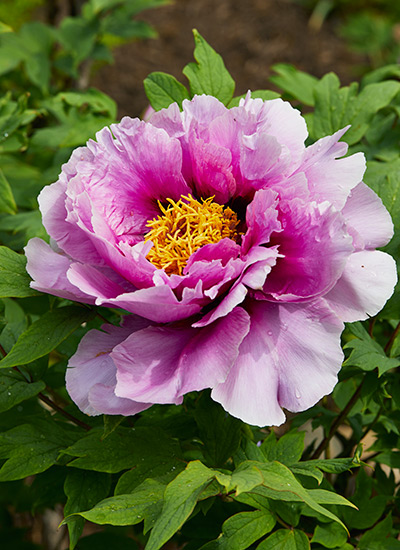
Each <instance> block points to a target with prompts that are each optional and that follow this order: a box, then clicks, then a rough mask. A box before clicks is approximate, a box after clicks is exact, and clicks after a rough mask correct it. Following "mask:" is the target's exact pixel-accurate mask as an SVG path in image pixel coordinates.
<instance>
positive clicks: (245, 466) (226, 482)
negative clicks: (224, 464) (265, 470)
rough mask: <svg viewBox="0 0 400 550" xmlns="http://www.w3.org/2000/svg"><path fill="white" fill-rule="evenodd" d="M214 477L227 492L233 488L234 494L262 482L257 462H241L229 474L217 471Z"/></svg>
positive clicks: (248, 489)
mask: <svg viewBox="0 0 400 550" xmlns="http://www.w3.org/2000/svg"><path fill="white" fill-rule="evenodd" d="M216 478H217V480H218V482H219V483H221V485H223V486H224V487H225V488H226V492H227V493H230V492H231V491H233V490H235V496H238V495H240V494H241V493H247V492H249V491H251V490H252V489H254V487H257V486H258V485H262V483H263V482H264V477H263V475H262V473H261V472H260V470H259V468H258V467H257V464H255V463H251V462H242V464H240V466H239V467H238V468H236V470H235V471H234V472H233V473H232V474H231V475H227V474H223V473H220V472H217V473H216Z"/></svg>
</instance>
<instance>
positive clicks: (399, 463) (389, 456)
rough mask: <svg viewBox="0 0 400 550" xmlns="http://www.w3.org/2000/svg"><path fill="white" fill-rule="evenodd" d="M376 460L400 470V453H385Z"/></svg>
mask: <svg viewBox="0 0 400 550" xmlns="http://www.w3.org/2000/svg"><path fill="white" fill-rule="evenodd" d="M375 460H376V461H377V462H379V463H380V464H386V465H387V466H390V467H391V468H400V451H385V452H383V453H380V454H379V455H378V456H377V457H376V458H375Z"/></svg>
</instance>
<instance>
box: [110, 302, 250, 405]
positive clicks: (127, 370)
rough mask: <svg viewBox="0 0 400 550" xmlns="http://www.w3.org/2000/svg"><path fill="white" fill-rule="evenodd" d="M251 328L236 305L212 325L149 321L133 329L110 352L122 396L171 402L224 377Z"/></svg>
mask: <svg viewBox="0 0 400 550" xmlns="http://www.w3.org/2000/svg"><path fill="white" fill-rule="evenodd" d="M248 329H249V317H248V315H247V313H246V312H245V311H244V310H242V309H240V308H237V309H236V310H234V311H232V313H231V314H230V315H228V316H226V317H224V318H223V319H221V320H219V321H217V322H216V323H214V324H213V325H212V326H210V327H207V328H204V329H194V328H191V327H190V326H188V325H183V326H179V325H178V326H163V327H148V328H145V329H143V330H141V331H139V332H136V333H134V334H132V335H131V336H130V337H128V338H127V339H126V340H125V341H124V342H122V343H121V344H120V345H119V346H117V347H116V348H115V349H114V350H113V352H112V358H113V359H114V362H115V364H116V365H117V370H118V373H117V380H118V383H117V388H116V393H117V395H119V396H121V397H128V398H130V399H135V400H136V399H137V400H139V401H146V402H147V401H149V402H150V401H151V402H153V403H175V402H176V401H177V400H178V399H180V397H181V396H182V395H184V394H185V393H187V392H190V391H195V390H196V391H197V390H201V389H204V388H209V387H212V386H214V385H215V384H217V383H219V382H222V381H223V380H225V378H226V376H227V374H228V372H229V369H230V367H231V365H232V364H233V362H234V361H235V359H236V357H237V355H238V349H239V345H240V342H241V341H242V340H243V338H244V337H245V336H246V334H247V332H248Z"/></svg>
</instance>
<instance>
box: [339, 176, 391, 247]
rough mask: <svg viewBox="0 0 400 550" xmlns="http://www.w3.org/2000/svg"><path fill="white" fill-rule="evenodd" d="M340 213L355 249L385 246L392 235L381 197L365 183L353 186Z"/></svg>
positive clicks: (389, 218)
mask: <svg viewBox="0 0 400 550" xmlns="http://www.w3.org/2000/svg"><path fill="white" fill-rule="evenodd" d="M342 214H343V216H344V218H345V220H346V223H347V225H348V226H349V227H350V228H351V229H354V230H355V231H356V234H355V235H353V238H354V245H355V246H356V248H357V249H364V248H367V249H371V248H378V247H381V246H385V244H387V243H388V242H389V241H390V239H391V238H392V236H393V223H392V219H391V217H390V214H389V212H388V211H387V210H386V208H385V207H384V206H383V204H382V201H381V199H380V198H379V197H378V195H377V194H376V193H374V191H372V189H370V188H369V187H368V186H367V185H365V183H363V182H361V183H359V184H358V185H357V187H355V188H354V189H353V190H352V192H351V194H350V195H349V198H348V199H347V202H346V204H345V205H344V208H343V209H342Z"/></svg>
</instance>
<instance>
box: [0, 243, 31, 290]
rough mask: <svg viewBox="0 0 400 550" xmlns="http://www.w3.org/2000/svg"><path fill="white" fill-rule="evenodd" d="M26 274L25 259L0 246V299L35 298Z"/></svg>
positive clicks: (29, 279)
mask: <svg viewBox="0 0 400 550" xmlns="http://www.w3.org/2000/svg"><path fill="white" fill-rule="evenodd" d="M30 282H31V278H30V277H29V275H28V273H27V272H26V258H25V256H23V255H22V254H17V253H16V252H14V251H13V250H10V249H9V248H7V247H6V246H0V298H7V297H12V298H26V297H27V296H37V295H38V292H37V291H36V290H33V288H31V287H30V286H29V285H30Z"/></svg>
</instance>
